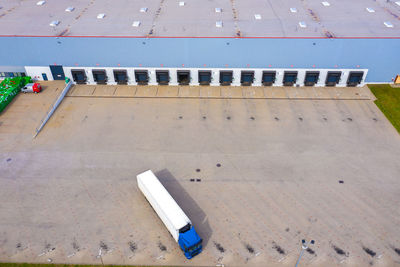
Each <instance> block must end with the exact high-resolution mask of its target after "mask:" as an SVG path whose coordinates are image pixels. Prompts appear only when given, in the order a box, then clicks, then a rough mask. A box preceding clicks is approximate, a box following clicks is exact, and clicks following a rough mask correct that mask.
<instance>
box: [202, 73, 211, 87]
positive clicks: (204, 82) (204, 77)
mask: <svg viewBox="0 0 400 267" xmlns="http://www.w3.org/2000/svg"><path fill="white" fill-rule="evenodd" d="M210 83H211V71H209V70H202V71H199V84H200V85H209V84H210Z"/></svg>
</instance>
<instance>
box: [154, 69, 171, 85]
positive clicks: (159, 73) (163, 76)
mask: <svg viewBox="0 0 400 267" xmlns="http://www.w3.org/2000/svg"><path fill="white" fill-rule="evenodd" d="M156 77H157V82H158V84H160V85H168V83H169V72H168V71H167V70H156Z"/></svg>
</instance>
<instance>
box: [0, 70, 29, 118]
mask: <svg viewBox="0 0 400 267" xmlns="http://www.w3.org/2000/svg"><path fill="white" fill-rule="evenodd" d="M30 82H31V77H29V76H26V77H15V78H5V79H4V81H2V82H1V83H0V112H2V111H3V110H4V109H5V108H6V107H7V105H8V104H9V103H10V102H11V101H12V100H13V99H14V97H15V96H16V95H17V94H18V93H19V92H20V91H21V88H22V87H24V86H25V84H27V83H30Z"/></svg>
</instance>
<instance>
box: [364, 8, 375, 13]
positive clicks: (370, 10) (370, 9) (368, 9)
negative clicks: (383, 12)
mask: <svg viewBox="0 0 400 267" xmlns="http://www.w3.org/2000/svg"><path fill="white" fill-rule="evenodd" d="M365 9H366V10H367V11H368V12H369V13H374V12H375V9H373V8H371V7H367V8H365Z"/></svg>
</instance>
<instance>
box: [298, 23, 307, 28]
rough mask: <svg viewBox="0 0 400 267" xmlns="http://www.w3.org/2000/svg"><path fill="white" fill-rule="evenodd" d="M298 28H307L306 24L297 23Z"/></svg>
mask: <svg viewBox="0 0 400 267" xmlns="http://www.w3.org/2000/svg"><path fill="white" fill-rule="evenodd" d="M299 26H300V27H301V28H307V24H306V23H305V22H304V21H300V22H299Z"/></svg>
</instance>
